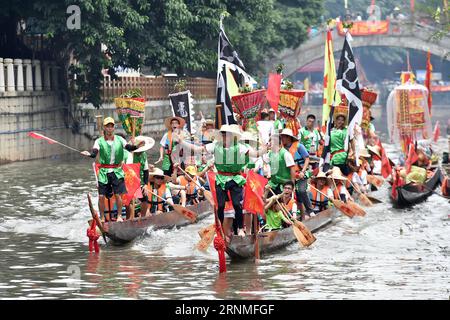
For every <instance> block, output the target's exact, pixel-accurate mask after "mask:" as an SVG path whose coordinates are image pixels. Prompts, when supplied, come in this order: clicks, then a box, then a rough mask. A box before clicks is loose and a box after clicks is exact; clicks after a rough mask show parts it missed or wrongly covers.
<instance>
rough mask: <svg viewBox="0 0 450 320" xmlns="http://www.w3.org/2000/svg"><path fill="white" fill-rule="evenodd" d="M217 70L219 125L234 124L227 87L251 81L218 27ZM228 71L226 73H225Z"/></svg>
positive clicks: (221, 29)
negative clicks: (219, 107) (219, 106)
mask: <svg viewBox="0 0 450 320" xmlns="http://www.w3.org/2000/svg"><path fill="white" fill-rule="evenodd" d="M218 55H219V61H218V68H217V101H216V105H221V106H222V108H221V109H220V110H221V119H222V123H221V124H235V123H236V119H235V118H234V115H233V107H232V103H231V97H230V93H229V92H228V85H229V84H230V83H234V86H238V87H239V86H244V85H245V83H246V82H250V81H252V80H253V79H252V78H251V77H250V76H249V75H248V74H247V73H246V72H245V66H244V64H243V63H242V60H241V59H240V58H239V56H238V54H237V52H236V50H234V49H233V47H232V46H231V44H230V41H229V40H228V38H227V35H226V34H225V31H224V30H223V27H222V24H221V25H220V32H219V46H218ZM227 71H228V72H227ZM217 119H218V111H217V109H216V128H217V129H220V128H219V124H218V121H217Z"/></svg>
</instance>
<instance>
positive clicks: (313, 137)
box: [299, 114, 322, 156]
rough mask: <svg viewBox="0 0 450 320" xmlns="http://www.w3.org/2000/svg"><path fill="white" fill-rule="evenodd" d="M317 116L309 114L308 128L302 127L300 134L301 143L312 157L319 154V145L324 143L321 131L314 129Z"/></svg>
mask: <svg viewBox="0 0 450 320" xmlns="http://www.w3.org/2000/svg"><path fill="white" fill-rule="evenodd" d="M315 123H316V116H315V115H313V114H309V115H308V116H307V117H306V126H304V127H302V128H301V129H300V132H299V136H300V142H301V143H302V144H303V145H304V146H305V148H306V150H307V151H308V153H309V154H310V155H312V156H315V155H316V154H317V150H318V149H319V144H320V143H321V141H322V138H321V136H320V133H319V130H317V129H315V128H314V124H315Z"/></svg>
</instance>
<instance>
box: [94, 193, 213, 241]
mask: <svg viewBox="0 0 450 320" xmlns="http://www.w3.org/2000/svg"><path fill="white" fill-rule="evenodd" d="M187 208H188V209H190V210H192V211H194V212H196V213H197V220H196V221H199V220H201V219H203V218H205V217H207V216H209V215H211V214H212V212H213V208H212V207H211V204H210V203H209V202H208V201H202V202H200V203H199V204H195V205H192V206H188V207H187ZM194 223H195V222H194ZM189 224H192V222H191V221H189V220H187V219H186V218H185V217H184V216H183V215H182V214H180V213H178V212H176V211H170V212H165V213H162V214H160V215H152V216H148V217H145V218H141V219H140V218H136V219H133V220H125V221H123V222H115V221H114V222H106V223H103V226H102V227H103V230H104V232H105V236H106V237H107V238H109V239H110V240H112V243H113V244H118V245H120V244H125V243H128V242H131V241H133V240H134V239H136V238H137V237H140V236H142V235H144V234H145V233H146V232H147V229H148V228H150V227H151V228H153V230H158V229H171V228H174V227H176V228H178V227H183V226H186V225H189Z"/></svg>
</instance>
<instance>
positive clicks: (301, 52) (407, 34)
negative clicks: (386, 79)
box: [268, 22, 450, 77]
mask: <svg viewBox="0 0 450 320" xmlns="http://www.w3.org/2000/svg"><path fill="white" fill-rule="evenodd" d="M435 31H436V30H435V29H434V28H433V27H430V26H424V25H421V24H418V23H409V22H408V23H391V25H390V28H389V31H388V33H387V34H380V35H370V36H353V41H352V43H351V45H352V47H353V48H358V47H371V46H378V47H380V46H381V47H400V48H407V49H416V50H420V51H425V52H426V51H428V50H429V51H430V52H431V54H433V55H436V56H439V57H442V58H445V59H447V60H450V56H449V55H448V53H449V52H450V37H449V36H445V37H444V38H442V39H441V40H432V39H431V38H432V36H433V34H434V32H435ZM332 36H333V51H334V52H337V51H341V49H342V46H343V44H344V37H343V36H341V35H339V34H338V32H337V30H336V29H334V30H333V32H332ZM325 37H326V32H325V30H321V32H319V34H317V35H316V36H314V37H313V38H311V39H309V40H308V41H306V42H304V43H303V44H302V45H300V46H299V47H298V48H296V49H287V50H284V51H283V52H281V54H280V55H279V56H278V57H277V58H275V59H272V60H271V61H270V62H269V64H268V68H269V69H270V70H272V69H274V66H275V65H276V64H278V63H280V62H282V63H284V65H285V68H284V72H283V73H284V75H285V76H286V77H289V76H291V75H292V74H294V73H295V72H296V71H297V70H298V69H299V68H301V67H303V66H305V65H307V64H309V63H311V62H313V61H315V60H317V59H319V58H322V57H323V56H324V54H325ZM337 63H338V61H336V64H337Z"/></svg>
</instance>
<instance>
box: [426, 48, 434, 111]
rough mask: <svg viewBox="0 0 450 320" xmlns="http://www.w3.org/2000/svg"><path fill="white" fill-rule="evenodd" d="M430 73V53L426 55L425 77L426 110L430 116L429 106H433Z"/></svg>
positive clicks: (431, 67) (431, 69)
mask: <svg viewBox="0 0 450 320" xmlns="http://www.w3.org/2000/svg"><path fill="white" fill-rule="evenodd" d="M431 71H433V66H432V65H431V53H430V51H428V53H427V72H426V75H425V87H427V89H428V110H429V111H430V115H431V105H432V104H433V98H432V96H431Z"/></svg>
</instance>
